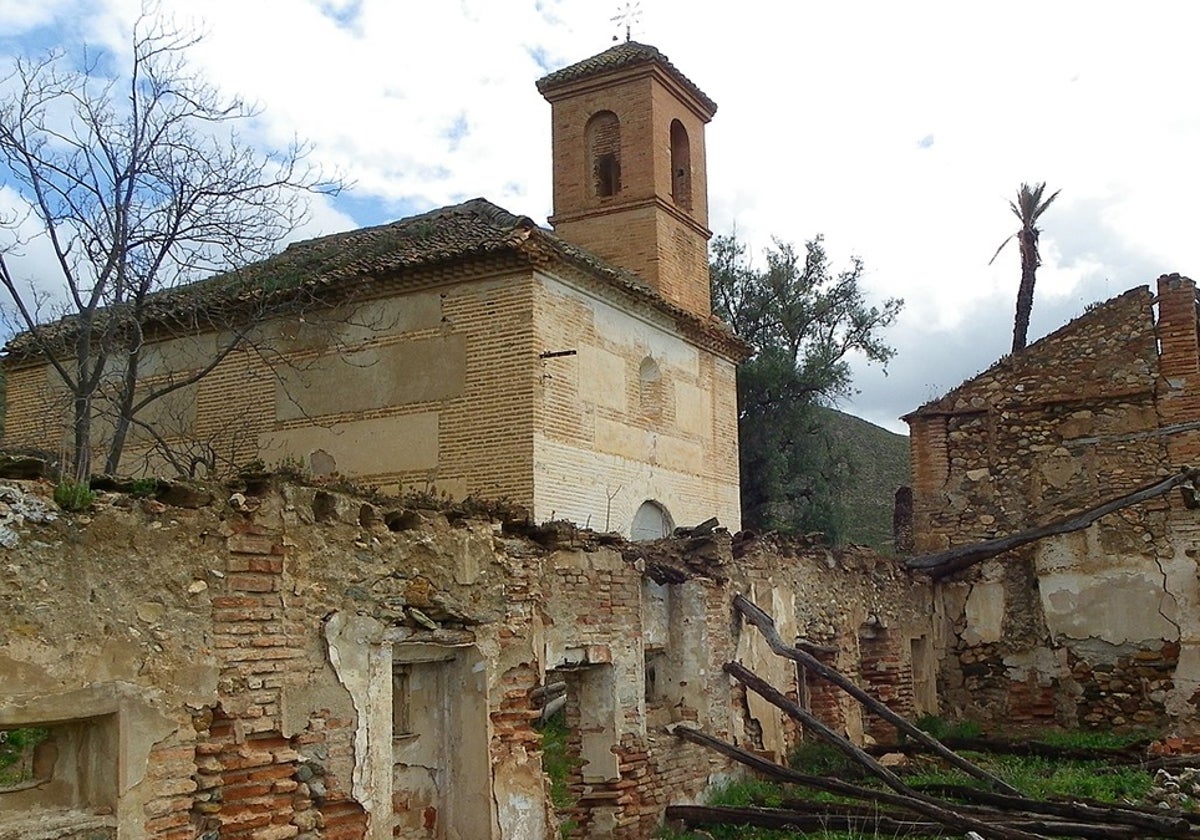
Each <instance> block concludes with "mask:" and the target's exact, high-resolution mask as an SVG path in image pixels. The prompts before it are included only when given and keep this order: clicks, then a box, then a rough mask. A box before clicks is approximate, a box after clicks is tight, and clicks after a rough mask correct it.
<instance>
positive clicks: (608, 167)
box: [584, 111, 621, 198]
mask: <svg viewBox="0 0 1200 840" xmlns="http://www.w3.org/2000/svg"><path fill="white" fill-rule="evenodd" d="M584 137H585V139H586V142H587V149H588V160H589V161H591V167H592V193H593V195H596V196H599V197H600V198H605V197H607V196H613V195H616V194H617V193H619V192H620V191H621V121H620V120H618V119H617V115H616V114H614V113H613V112H612V111H600V112H598V113H596V114H593V115H592V118H591V119H590V120H588V124H587V127H586V128H585V129H584Z"/></svg>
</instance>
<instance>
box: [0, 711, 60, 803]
mask: <svg viewBox="0 0 1200 840" xmlns="http://www.w3.org/2000/svg"><path fill="white" fill-rule="evenodd" d="M49 738H50V730H49V729H47V728H45V727H41V726H30V727H21V728H18V729H3V730H0V793H3V792H4V791H5V790H6V789H12V788H15V787H18V786H21V787H24V786H27V785H29V784H30V783H34V784H36V783H37V782H39V781H45V780H46V779H48V778H50V776H51V774H52V772H53V769H54V768H53V763H51V765H50V766H49V767H46V766H45V764H46V762H45V760H44V759H43V760H42V761H41V762H40V763H39V762H38V760H37V753H38V751H39V747H41V745H42V744H44V743H45V742H46V741H47V740H48V739H49ZM41 751H42V752H43V753H45V748H42V750H41Z"/></svg>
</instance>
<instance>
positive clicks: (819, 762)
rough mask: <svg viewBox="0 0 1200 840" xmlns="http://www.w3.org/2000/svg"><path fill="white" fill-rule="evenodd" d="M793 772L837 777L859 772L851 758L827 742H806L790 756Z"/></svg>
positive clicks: (789, 761)
mask: <svg viewBox="0 0 1200 840" xmlns="http://www.w3.org/2000/svg"><path fill="white" fill-rule="evenodd" d="M788 764H789V765H790V766H791V768H792V769H793V770H799V771H800V772H801V773H807V774H809V775H810V776H836V775H838V774H839V773H845V772H846V771H848V770H852V769H853V770H857V769H858V765H856V764H855V763H854V762H853V761H851V760H850V758H849V757H848V756H847V755H846V754H845V753H843V752H842V751H841V750H839V749H838V748H837V747H835V746H833V745H832V744H830V743H828V742H826V741H818V740H808V741H804V742H803V743H802V744H800V746H798V747H796V749H794V750H792V753H791V755H789V756H788Z"/></svg>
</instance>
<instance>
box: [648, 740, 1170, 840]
mask: <svg viewBox="0 0 1200 840" xmlns="http://www.w3.org/2000/svg"><path fill="white" fill-rule="evenodd" d="M920 725H921V728H922V729H924V730H925V731H927V732H930V733H931V734H934V730H937V732H938V734H939V737H947V738H949V737H963V738H968V737H978V736H979V728H978V726H975V725H966V726H963V725H949V724H946V723H945V722H944V721H941V720H940V719H936V718H934V719H929V718H926V719H922V721H920ZM1150 737H1153V734H1152V733H1149V732H1131V733H1120V734H1116V733H1104V732H1090V731H1088V732H1055V733H1050V732H1046V733H1042V734H1041V735H1040V737H1038V738H1037V739H1036V740H1039V741H1043V742H1045V743H1052V744H1054V745H1055V746H1062V747H1075V748H1101V749H1115V748H1120V747H1123V746H1126V745H1128V744H1130V743H1133V742H1136V741H1140V740H1145V739H1147V738H1150ZM969 758H970V759H971V760H972V761H974V762H975V763H976V764H978V765H980V766H981V767H983V768H984V769H986V770H989V771H991V772H992V773H994V774H996V775H997V776H1000V777H1001V778H1003V779H1004V780H1005V781H1007V782H1008V783H1009V784H1011V785H1013V786H1014V787H1016V788H1017V789H1018V790H1020V791H1021V792H1022V793H1024V794H1026V795H1027V796H1031V797H1033V798H1035V799H1053V798H1057V797H1066V798H1086V799H1095V800H1099V801H1103V802H1113V803H1121V802H1138V801H1144V800H1145V797H1146V795H1147V794H1148V793H1149V792H1150V789H1151V787H1152V784H1153V777H1152V776H1151V774H1150V773H1148V772H1146V771H1144V770H1141V769H1139V768H1137V767H1133V766H1117V767H1113V766H1110V765H1108V764H1106V763H1104V762H1102V761H1078V760H1051V759H1047V758H1040V757H1030V756H1016V755H991V754H976V753H971V754H970V755H969ZM790 763H791V765H792V767H793V768H795V769H797V770H800V771H801V772H804V773H810V774H813V775H825V776H828V775H836V774H839V773H843V772H844V771H845V770H846V769H847V768H848V766H849V760H848V759H847V758H845V757H844V756H843V755H842V753H841V752H839V751H838V750H836V749H834V748H833V747H832V746H829V745H828V744H825V743H823V742H810V743H806V744H804V745H802V746H801V747H800V748H799V749H797V750H796V751H795V752H794V753H793V754H792V756H791V759H790ZM855 769H856V768H855ZM897 772H899V773H900V774H901V776H902V777H903V778H904V780H905V782H907V783H908V784H910V785H912V786H913V787H916V788H920V787H922V786H926V785H958V786H963V787H981V786H983V785H982V783H981V782H979V781H978V780H976V779H974V778H971V777H969V776H967V775H966V774H965V773H962V772H961V771H959V770H956V769H952V768H947V767H945V766H944V765H942V764H941V763H940V762H939V761H938V760H937V759H936V758H933V757H927V756H926V757H921V758H918V759H917V760H916V761H914V763H913V764H912V765H911V766H909V767H905V768H899V769H898V771H897ZM854 781H855V783H856V784H861V785H864V786H868V787H879V788H880V789H882V787H883V786H882V784H881V783H879V782H877V780H875V779H874V778H873V777H862V778H855V779H854ZM835 798H836V797H832V796H830V795H829V794H825V793H821V792H818V791H813V790H809V789H807V788H801V787H796V786H792V785H784V784H779V783H775V782H769V781H763V780H759V779H743V780H739V781H735V782H731V783H729V784H727V785H724V786H722V787H720V788H717V789H716V790H714V791H713V792H712V795H711V796H710V797H709V804H710V805H714V806H724V807H733V808H751V807H768V808H770V807H778V806H779V804H780V803H782V802H783V801H784V800H786V799H808V800H825V801H827V800H830V799H835ZM704 832H705V833H703V834H701V833H688V832H684V833H678V832H671V831H669V830H666V829H664V831H663V832H661V833H660V834H659V835H658V836H659V837H660V838H661V840H693V839H694V838H699V837H704V836H711V837H713V838H717V840H797V838H814V839H815V840H882V838H881V836H880V835H877V834H875V833H873V832H871V833H865V834H851V833H846V832H827V831H822V832H808V833H802V832H795V831H776V830H770V829H758V828H749V827H741V826H708V827H705V829H704ZM947 836H949V835H947Z"/></svg>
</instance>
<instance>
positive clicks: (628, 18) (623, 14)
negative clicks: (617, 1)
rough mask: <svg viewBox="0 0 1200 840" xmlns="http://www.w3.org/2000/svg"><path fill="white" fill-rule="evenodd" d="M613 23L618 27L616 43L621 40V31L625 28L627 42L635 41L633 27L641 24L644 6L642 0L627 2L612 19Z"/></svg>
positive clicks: (615, 37) (614, 37)
mask: <svg viewBox="0 0 1200 840" xmlns="http://www.w3.org/2000/svg"><path fill="white" fill-rule="evenodd" d="M611 20H612V22H613V23H615V24H616V25H617V29H618V34H616V35H613V40H614V41H619V40H621V36H620V34H619V30H620V29H621V28H622V27H624V29H625V40H626V42H628V41H631V40H633V27H634V26H636V25H637V24H639V23H641V20H642V4H641V1H640V0H633V2H627V3H625V5H623V6H622V7H621V10H620V11H619V12H617V13H616V15H614V16H613V17H612V18H611Z"/></svg>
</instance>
